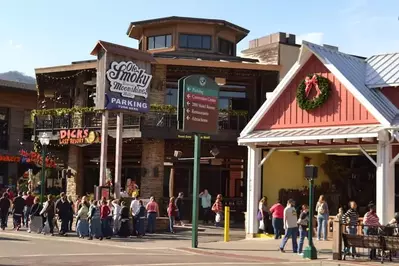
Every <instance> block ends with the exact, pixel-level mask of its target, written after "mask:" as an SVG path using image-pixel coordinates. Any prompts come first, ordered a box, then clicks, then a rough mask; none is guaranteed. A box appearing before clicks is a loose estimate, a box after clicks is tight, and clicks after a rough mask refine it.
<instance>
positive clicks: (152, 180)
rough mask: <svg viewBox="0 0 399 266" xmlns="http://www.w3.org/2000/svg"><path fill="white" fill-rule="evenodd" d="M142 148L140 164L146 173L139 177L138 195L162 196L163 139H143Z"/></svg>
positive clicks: (143, 196) (144, 196)
mask: <svg viewBox="0 0 399 266" xmlns="http://www.w3.org/2000/svg"><path fill="white" fill-rule="evenodd" d="M142 150H143V151H142V155H141V166H142V168H145V169H146V170H145V172H146V173H145V175H142V177H141V187H140V196H141V197H142V198H149V197H150V196H154V197H155V198H156V199H159V198H161V197H162V196H163V179H164V165H163V163H164V157H165V141H164V140H147V139H143V148H142ZM156 168H157V169H158V171H157V170H156ZM155 172H158V173H155Z"/></svg>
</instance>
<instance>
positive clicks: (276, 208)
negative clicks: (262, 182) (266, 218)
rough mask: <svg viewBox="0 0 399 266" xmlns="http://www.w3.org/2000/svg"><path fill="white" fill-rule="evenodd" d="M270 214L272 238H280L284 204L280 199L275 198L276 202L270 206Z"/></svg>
mask: <svg viewBox="0 0 399 266" xmlns="http://www.w3.org/2000/svg"><path fill="white" fill-rule="evenodd" d="M270 213H271V214H272V217H273V219H272V225H273V229H274V239H279V238H281V234H282V233H283V218H284V206H283V205H282V204H281V200H277V203H276V204H274V205H273V206H272V207H271V208H270Z"/></svg>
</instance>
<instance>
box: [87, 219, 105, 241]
mask: <svg viewBox="0 0 399 266" xmlns="http://www.w3.org/2000/svg"><path fill="white" fill-rule="evenodd" d="M89 235H90V237H95V238H101V237H102V236H103V234H102V231H101V220H100V219H98V218H97V219H91V221H90V225H89Z"/></svg>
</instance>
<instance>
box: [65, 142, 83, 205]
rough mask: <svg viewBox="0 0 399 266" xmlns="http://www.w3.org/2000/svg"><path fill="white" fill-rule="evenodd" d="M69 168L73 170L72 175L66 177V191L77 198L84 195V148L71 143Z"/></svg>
mask: <svg viewBox="0 0 399 266" xmlns="http://www.w3.org/2000/svg"><path fill="white" fill-rule="evenodd" d="M68 170H71V176H70V177H67V179H66V193H67V195H68V196H72V198H73V199H76V197H77V196H83V178H82V177H83V171H84V167H83V149H82V148H80V147H78V146H75V145H69V149H68Z"/></svg>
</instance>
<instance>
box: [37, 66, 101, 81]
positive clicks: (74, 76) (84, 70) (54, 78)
mask: <svg viewBox="0 0 399 266" xmlns="http://www.w3.org/2000/svg"><path fill="white" fill-rule="evenodd" d="M83 73H92V74H96V73H97V72H96V71H95V70H91V69H83V70H81V71H79V72H77V73H75V74H73V75H70V76H63V77H54V76H50V75H48V74H40V77H44V78H47V79H51V80H66V79H73V78H76V77H77V76H79V75H81V74H83Z"/></svg>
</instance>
